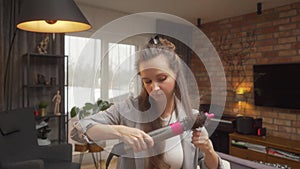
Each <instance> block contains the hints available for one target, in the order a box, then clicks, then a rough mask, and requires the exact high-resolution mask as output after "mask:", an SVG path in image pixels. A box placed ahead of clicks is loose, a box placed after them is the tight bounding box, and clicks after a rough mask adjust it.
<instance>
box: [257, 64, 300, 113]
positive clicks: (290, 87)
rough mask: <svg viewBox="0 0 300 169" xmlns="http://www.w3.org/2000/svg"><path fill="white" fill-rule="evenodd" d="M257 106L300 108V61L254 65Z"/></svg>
mask: <svg viewBox="0 0 300 169" xmlns="http://www.w3.org/2000/svg"><path fill="white" fill-rule="evenodd" d="M253 83H254V84H253V86H254V104H255V105H256V106H266V107H277V108H287V109H300V63H286V64H268V65H253Z"/></svg>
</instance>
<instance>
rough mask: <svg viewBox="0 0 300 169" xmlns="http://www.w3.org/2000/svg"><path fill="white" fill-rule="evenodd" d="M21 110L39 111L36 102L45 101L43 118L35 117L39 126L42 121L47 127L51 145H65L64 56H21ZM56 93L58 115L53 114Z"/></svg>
mask: <svg viewBox="0 0 300 169" xmlns="http://www.w3.org/2000/svg"><path fill="white" fill-rule="evenodd" d="M23 63H24V64H23V65H24V66H23V75H24V76H23V107H34V108H35V109H36V110H37V111H38V110H39V107H38V105H39V103H40V102H42V101H43V102H46V103H47V104H48V106H47V108H46V115H44V116H37V117H36V121H37V123H39V122H40V121H42V120H46V121H47V122H48V124H49V126H50V128H51V132H50V133H49V139H50V140H51V142H52V143H56V142H58V143H62V142H67V141H68V140H67V139H68V137H67V134H66V133H67V131H68V128H67V127H68V125H67V121H68V115H67V110H68V107H66V106H65V105H67V102H68V99H67V98H68V97H67V96H68V94H67V87H68V76H67V71H68V64H67V63H68V57H67V56H65V55H51V54H37V53H26V54H24V55H23ZM58 90H59V91H60V95H61V102H60V104H59V107H60V113H61V115H55V114H54V107H55V101H52V99H53V97H54V96H55V94H56V92H57V91H58Z"/></svg>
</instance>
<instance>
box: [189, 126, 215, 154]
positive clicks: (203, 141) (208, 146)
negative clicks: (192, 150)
mask: <svg viewBox="0 0 300 169" xmlns="http://www.w3.org/2000/svg"><path fill="white" fill-rule="evenodd" d="M192 143H193V144H194V146H195V147H197V148H200V150H201V151H202V152H204V153H207V152H211V151H214V150H213V146H212V143H211V141H210V139H209V137H208V133H207V131H206V129H205V128H203V129H202V130H201V131H198V130H194V131H193V136H192Z"/></svg>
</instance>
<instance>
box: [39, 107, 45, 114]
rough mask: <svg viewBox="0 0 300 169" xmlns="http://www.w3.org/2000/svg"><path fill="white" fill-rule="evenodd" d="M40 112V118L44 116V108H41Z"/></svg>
mask: <svg viewBox="0 0 300 169" xmlns="http://www.w3.org/2000/svg"><path fill="white" fill-rule="evenodd" d="M40 110H41V113H40V115H41V116H46V108H41V109H40Z"/></svg>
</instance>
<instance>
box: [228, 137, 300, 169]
mask: <svg viewBox="0 0 300 169" xmlns="http://www.w3.org/2000/svg"><path fill="white" fill-rule="evenodd" d="M237 142H238V144H237ZM244 143H246V144H250V145H252V147H251V146H250V147H251V148H249V146H248V145H243V144H244ZM256 147H257V148H256ZM273 149H276V150H280V151H283V152H286V153H289V154H295V155H297V156H299V157H300V144H299V141H293V140H288V139H284V138H279V137H273V136H266V137H259V136H254V135H241V134H237V133H231V134H229V154H230V155H233V156H236V157H240V158H243V159H247V160H252V161H262V162H268V163H278V164H282V165H287V166H289V167H291V168H292V169H298V168H300V161H299V160H297V159H291V158H288V157H284V156H276V155H273V154H271V153H270V150H273Z"/></svg>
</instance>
